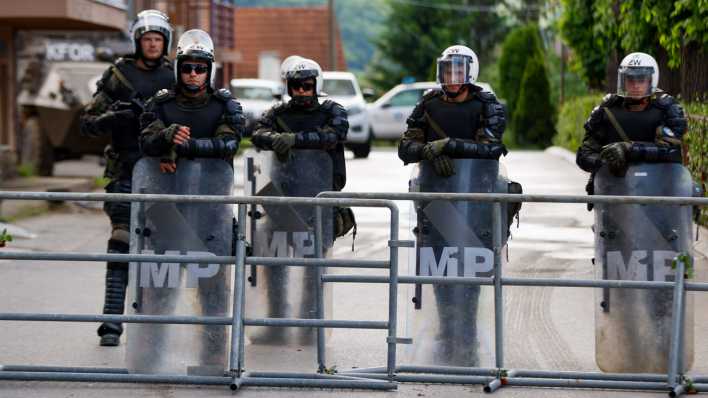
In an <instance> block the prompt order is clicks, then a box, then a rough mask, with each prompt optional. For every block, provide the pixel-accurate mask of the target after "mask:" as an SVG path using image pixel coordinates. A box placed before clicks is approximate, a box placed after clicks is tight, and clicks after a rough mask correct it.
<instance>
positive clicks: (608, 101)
mask: <svg viewBox="0 0 708 398" xmlns="http://www.w3.org/2000/svg"><path fill="white" fill-rule="evenodd" d="M621 101H622V97H620V96H619V95H617V94H607V95H605V96H604V97H603V98H602V103H601V104H600V106H613V105H615V104H618V103H620V102H621Z"/></svg>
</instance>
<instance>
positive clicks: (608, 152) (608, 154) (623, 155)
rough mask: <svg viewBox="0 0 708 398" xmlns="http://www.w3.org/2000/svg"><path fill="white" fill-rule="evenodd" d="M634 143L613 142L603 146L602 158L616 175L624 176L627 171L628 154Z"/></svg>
mask: <svg viewBox="0 0 708 398" xmlns="http://www.w3.org/2000/svg"><path fill="white" fill-rule="evenodd" d="M631 147H632V144H631V143H629V142H613V143H612V144H607V145H605V146H604V147H602V152H600V159H602V161H603V162H604V163H605V164H606V165H607V167H608V168H609V169H610V173H612V174H613V175H615V176H616V177H624V175H625V173H627V166H628V164H627V154H628V153H629V149H630V148H631Z"/></svg>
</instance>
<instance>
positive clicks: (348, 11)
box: [236, 0, 388, 72]
mask: <svg viewBox="0 0 708 398" xmlns="http://www.w3.org/2000/svg"><path fill="white" fill-rule="evenodd" d="M326 4H327V1H325V0H237V1H236V5H237V6H238V7H306V6H317V5H319V6H324V5H326ZM334 4H335V10H336V12H337V22H338V23H339V29H340V31H341V34H342V40H343V41H344V53H345V56H346V58H347V67H348V68H349V70H351V71H352V72H363V71H364V69H366V65H367V64H368V63H369V61H370V60H371V57H372V56H373V54H374V51H375V48H374V43H373V41H374V40H375V38H376V37H377V36H378V35H379V33H380V32H381V28H382V26H383V21H384V19H385V17H386V13H387V12H388V7H387V6H386V0H335V2H334ZM324 29H326V27H324Z"/></svg>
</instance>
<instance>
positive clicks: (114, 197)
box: [0, 192, 708, 396]
mask: <svg viewBox="0 0 708 398" xmlns="http://www.w3.org/2000/svg"><path fill="white" fill-rule="evenodd" d="M0 199H15V200H57V201H61V200H64V201H66V200H69V201H71V200H74V201H75V200H88V201H137V202H189V203H233V204H238V220H239V221H241V220H243V219H244V218H245V214H246V205H247V204H272V205H286V204H310V205H315V206H317V211H316V223H315V226H316V227H315V246H316V248H317V249H316V253H317V254H318V255H320V256H321V253H322V242H321V227H322V224H321V207H323V206H325V207H326V206H338V205H339V206H341V205H348V206H354V207H359V206H365V207H386V208H389V209H390V211H391V225H390V228H391V229H390V240H389V250H390V254H389V260H388V261H384V262H381V261H363V260H324V259H300V260H297V261H294V260H292V259H288V260H278V259H276V258H267V259H266V258H255V257H246V256H245V242H244V225H243V223H242V222H239V231H238V234H237V235H236V236H235V237H234V240H235V245H236V256H235V257H228V256H227V257H204V256H201V257H200V256H167V255H142V254H140V255H133V254H130V255H116V254H81V253H40V254H37V253H11V252H0V259H6V260H11V259H16V260H71V261H103V260H111V261H170V262H179V263H187V262H197V263H206V262H210V263H219V264H234V263H235V264H236V269H235V285H234V298H233V304H234V306H233V316H232V317H166V316H117V315H62V314H0V320H25V321H63V322H102V321H114V322H115V321H120V322H127V323H131V322H132V323H141V322H150V323H182V324H218V325H231V326H232V342H231V355H230V373H229V374H228V375H225V376H224V377H207V376H201V377H200V376H154V375H138V374H127V372H125V371H124V370H121V369H97V368H59V367H57V368H52V367H33V366H5V367H2V368H0V380H45V381H103V382H129V383H170V384H203V385H229V386H230V387H231V388H232V389H237V388H239V387H241V386H278V387H333V388H365V389H382V390H390V389H395V388H396V385H397V384H396V382H425V383H460V384H481V385H484V390H485V391H487V392H492V391H495V390H496V389H498V388H500V387H501V386H503V385H508V386H536V387H564V388H603V389H629V390H655V391H668V392H669V395H670V396H679V395H681V394H683V393H685V392H687V391H688V390H689V389H694V390H697V391H708V376H691V377H690V378H689V377H687V376H686V375H685V374H684V370H683V369H682V366H683V365H682V364H683V361H682V349H681V344H682V341H681V340H682V336H683V326H684V322H683V321H684V320H683V317H682V316H681V314H683V310H684V297H685V293H686V291H708V283H688V282H685V280H684V277H683V275H684V270H685V264H684V263H683V262H682V261H678V264H677V272H676V275H677V278H676V280H675V282H648V281H646V282H644V281H616V280H615V281H613V280H579V279H546V278H543V279H542V278H506V277H502V274H501V267H500V266H499V264H500V263H501V261H500V260H501V245H500V242H501V238H500V236H501V229H502V224H501V220H502V214H501V211H502V207H501V203H503V202H545V203H595V204H598V203H606V204H654V205H694V206H705V205H708V198H683V197H632V196H571V195H516V194H452V193H450V194H441V193H344V192H326V193H322V194H320V195H319V197H318V198H315V199H312V198H283V197H228V196H222V197H219V196H212V197H205V196H199V195H145V194H140V195H132V194H69V193H30V192H0ZM392 200H451V201H482V202H493V203H494V237H495V248H494V260H495V271H494V272H495V274H494V276H493V277H489V278H476V277H474V278H473V277H443V278H439V277H428V276H400V277H399V276H398V248H399V247H412V245H411V243H412V242H410V241H405V240H399V238H398V221H399V220H398V209H397V207H396V205H395V203H393V202H392ZM247 264H259V265H266V266H267V265H290V266H316V267H323V266H328V267H353V268H384V267H386V266H388V267H389V276H359V275H322V276H321V280H322V282H323V283H332V282H340V283H344V282H348V283H386V284H388V285H389V317H388V321H387V322H371V321H338V320H324V319H279V318H267V319H244V318H243V305H244V299H245V298H244V285H245V278H244V272H245V269H244V267H245V265H247ZM399 283H419V284H430V283H453V284H457V283H461V284H471V285H490V286H493V287H494V292H495V300H494V301H495V306H494V307H495V335H496V339H495V367H494V368H467V367H450V366H426V367H423V366H397V365H396V344H398V343H403V342H405V339H401V338H399V337H398V336H397V330H396V321H397V289H398V284H399ZM505 285H506V286H547V287H550V286H555V287H591V288H631V289H673V291H674V303H673V309H674V312H673V313H674V314H679V316H675V317H674V319H673V333H672V339H671V355H670V358H669V365H670V366H669V372H668V373H667V374H617V373H599V372H568V371H538V370H523V369H506V368H505V365H504V344H503V336H504V330H503V313H502V304H503V286H505ZM239 288H240V289H239ZM320 289H321V286H320ZM318 313H319V314H322V312H318ZM249 325H258V326H301V327H316V328H318V329H319V330H320V331H322V330H323V328H338V327H344V328H373V329H387V330H388V337H387V349H388V356H387V363H386V366H385V367H376V368H366V369H356V370H352V371H347V372H342V373H339V374H336V375H329V374H308V373H284V372H280V373H277V372H251V373H249V372H247V371H245V370H244V369H243V367H244V362H243V350H244V348H243V342H244V340H243V327H244V326H249ZM325 362H326V358H325V350H324V335H323V333H319V334H318V367H319V370H320V371H323V370H324V369H325V368H326V366H325ZM401 373H411V374H410V375H409V374H401Z"/></svg>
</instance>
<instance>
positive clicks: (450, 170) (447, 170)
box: [433, 155, 455, 177]
mask: <svg viewBox="0 0 708 398" xmlns="http://www.w3.org/2000/svg"><path fill="white" fill-rule="evenodd" d="M433 168H434V169H435V173H437V174H438V175H439V176H440V177H450V176H451V175H453V174H455V165H454V164H453V163H452V159H450V158H449V157H448V156H445V155H441V156H438V157H436V158H435V159H433Z"/></svg>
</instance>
